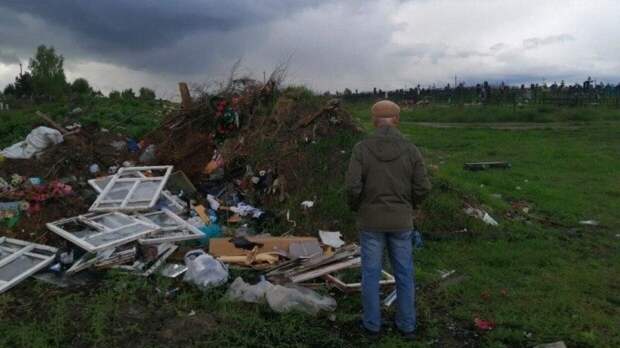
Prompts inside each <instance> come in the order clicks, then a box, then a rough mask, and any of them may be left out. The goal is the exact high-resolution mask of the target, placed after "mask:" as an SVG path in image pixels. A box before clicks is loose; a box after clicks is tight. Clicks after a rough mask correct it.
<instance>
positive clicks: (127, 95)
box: [121, 88, 136, 99]
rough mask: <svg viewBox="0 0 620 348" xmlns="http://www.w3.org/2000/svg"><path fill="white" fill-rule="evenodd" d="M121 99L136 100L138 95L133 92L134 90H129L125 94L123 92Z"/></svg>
mask: <svg viewBox="0 0 620 348" xmlns="http://www.w3.org/2000/svg"><path fill="white" fill-rule="evenodd" d="M121 98H123V99H135V98H136V94H135V93H134V92H133V89H131V88H127V89H126V90H124V91H123V92H121Z"/></svg>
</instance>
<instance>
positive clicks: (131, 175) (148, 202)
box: [89, 166, 173, 212]
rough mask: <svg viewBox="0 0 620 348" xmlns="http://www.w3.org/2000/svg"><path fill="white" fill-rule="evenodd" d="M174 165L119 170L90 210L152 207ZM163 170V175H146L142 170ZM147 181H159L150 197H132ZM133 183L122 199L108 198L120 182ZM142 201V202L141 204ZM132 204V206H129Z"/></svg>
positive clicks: (144, 208)
mask: <svg viewBox="0 0 620 348" xmlns="http://www.w3.org/2000/svg"><path fill="white" fill-rule="evenodd" d="M172 168H173V167H172V166H150V167H124V168H121V169H119V170H118V172H117V173H116V174H114V176H113V177H112V179H111V180H110V182H109V183H108V184H107V185H106V187H105V188H104V189H103V191H102V192H101V193H100V194H99V196H98V197H97V199H96V200H95V202H93V204H92V205H91V206H90V209H89V211H94V212H107V211H125V212H129V211H140V210H148V209H150V208H152V207H153V206H154V205H155V204H156V203H157V200H158V199H159V196H160V195H161V193H162V191H163V190H164V187H165V186H166V182H167V181H168V178H169V177H170V174H171V173H172ZM155 170H157V171H159V170H163V171H164V175H162V176H152V177H149V176H146V175H145V174H144V173H142V172H147V171H155ZM145 182H156V183H158V186H157V188H156V189H155V191H154V192H153V193H152V195H151V197H150V198H149V199H132V198H133V197H132V196H133V195H134V193H135V191H136V190H137V188H138V187H139V186H140V185H141V184H143V183H145ZM127 183H129V184H131V187H130V188H129V189H128V190H127V194H126V195H125V196H124V197H123V198H122V199H106V197H107V196H108V194H110V192H112V191H113V190H114V188H115V187H117V185H118V184H127ZM140 203H142V204H140ZM103 204H112V205H110V206H102V205H103ZM129 204H131V206H128V205H129Z"/></svg>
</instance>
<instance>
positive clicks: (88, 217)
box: [45, 212, 159, 253]
mask: <svg viewBox="0 0 620 348" xmlns="http://www.w3.org/2000/svg"><path fill="white" fill-rule="evenodd" d="M109 215H116V216H120V217H122V218H127V219H129V220H130V221H131V223H128V224H126V225H122V226H119V227H116V228H110V227H107V226H105V225H103V224H100V223H97V222H95V221H94V220H97V219H100V218H102V217H105V216H109ZM68 223H81V224H84V225H87V226H88V227H91V228H92V229H93V230H95V231H98V233H95V234H91V235H88V236H85V237H81V238H80V237H77V236H75V235H74V234H73V233H72V232H69V231H67V230H65V229H63V228H62V227H61V226H62V225H65V224H68ZM45 225H46V226H47V228H48V229H49V230H50V231H52V232H54V233H56V234H58V235H59V236H61V237H63V238H65V239H67V240H69V241H71V242H72V243H73V244H75V245H77V246H79V247H80V248H82V249H84V250H86V251H87V252H89V253H96V252H98V251H101V250H105V249H109V248H113V247H117V246H119V245H123V244H126V243H129V242H132V241H134V240H137V239H140V238H141V237H143V236H145V235H147V234H149V233H152V232H155V231H157V230H158V229H159V226H157V225H154V224H152V223H147V222H145V221H142V220H139V219H136V218H134V217H132V216H129V215H126V214H123V213H121V212H111V213H89V214H85V215H79V216H76V217H71V218H67V219H62V220H58V221H54V222H49V223H47V224H45ZM137 225H142V226H144V227H146V229H145V230H144V231H140V232H136V233H133V234H132V235H130V236H127V237H124V238H121V239H117V240H113V241H110V242H108V243H105V244H101V245H93V244H91V243H89V242H88V241H87V240H86V238H92V237H93V236H94V235H101V234H108V233H114V232H118V231H120V230H123V229H126V228H129V227H131V226H137Z"/></svg>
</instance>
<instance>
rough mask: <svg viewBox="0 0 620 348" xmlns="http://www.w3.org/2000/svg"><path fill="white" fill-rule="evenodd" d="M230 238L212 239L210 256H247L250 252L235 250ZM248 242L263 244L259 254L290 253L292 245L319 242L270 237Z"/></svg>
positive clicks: (299, 238)
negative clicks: (289, 249) (289, 248)
mask: <svg viewBox="0 0 620 348" xmlns="http://www.w3.org/2000/svg"><path fill="white" fill-rule="evenodd" d="M229 240H230V238H211V239H209V254H211V255H213V256H214V257H219V256H241V255H245V254H246V253H247V252H248V251H247V250H244V249H238V248H235V246H234V245H233V244H232V243H231V242H229ZM248 240H249V241H251V242H254V243H261V244H263V247H261V248H259V249H258V252H259V253H267V252H272V251H285V252H288V247H289V245H290V244H291V243H295V242H304V241H318V239H317V238H316V237H269V238H257V237H248Z"/></svg>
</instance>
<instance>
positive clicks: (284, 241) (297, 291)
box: [0, 73, 391, 314]
mask: <svg viewBox="0 0 620 348" xmlns="http://www.w3.org/2000/svg"><path fill="white" fill-rule="evenodd" d="M278 74H279V73H275V74H274V75H273V76H272V77H271V78H270V79H269V80H268V81H267V82H265V83H260V82H257V81H252V80H249V79H244V80H233V81H231V83H230V84H229V86H228V87H226V89H225V90H224V91H222V92H221V93H219V94H217V95H213V96H207V95H201V96H198V97H196V98H192V97H191V95H190V94H189V88H188V86H187V84H184V83H182V84H180V85H179V88H180V91H181V93H182V99H183V107H182V108H180V109H178V110H175V111H173V112H171V113H170V114H169V115H168V116H167V117H166V119H165V120H164V121H163V122H162V123H161V125H160V126H159V127H158V128H157V129H155V130H153V131H152V132H150V133H149V134H147V135H146V136H145V137H144V138H143V139H131V138H128V137H126V136H123V135H122V134H119V133H115V131H114V130H113V129H103V128H96V126H90V125H84V126H83V125H81V124H75V123H74V124H71V125H70V126H67V125H64V126H63V125H61V124H58V123H56V122H55V121H54V120H53V119H52V118H51V117H49V116H47V115H44V114H40V115H39V116H40V117H41V119H42V120H43V121H44V122H45V123H46V124H49V125H50V126H51V127H53V128H54V129H52V128H46V127H40V128H37V129H34V130H33V131H32V133H31V135H29V137H28V138H27V139H26V141H25V142H24V144H25V145H24V146H21V145H20V149H22V147H23V149H22V150H23V151H22V150H20V151H22V155H23V156H22V157H20V158H30V157H32V156H34V155H35V154H37V160H36V161H34V160H28V161H24V162H19V161H17V160H15V159H14V158H17V157H14V156H9V155H7V154H6V150H5V152H3V153H2V160H3V161H5V163H9V165H10V167H11V168H12V170H14V172H17V173H20V174H21V175H13V176H12V177H11V175H12V174H13V173H14V172H11V173H4V172H0V174H2V176H4V177H5V178H6V180H5V179H4V178H0V200H1V201H2V202H0V218H2V219H3V220H2V221H3V222H4V221H8V219H11V221H12V222H11V224H10V225H9V226H10V227H18V229H19V230H22V229H23V230H29V231H38V230H39V229H40V228H41V227H42V224H43V223H44V224H45V226H46V227H47V229H49V230H50V231H52V232H54V233H48V234H43V235H42V236H41V240H42V242H44V243H47V242H50V244H51V245H54V246H58V248H54V247H48V246H45V245H40V244H33V243H29V242H23V241H17V240H14V239H9V238H5V237H0V291H4V290H6V289H8V287H10V286H14V285H15V284H17V283H18V282H19V281H21V280H23V279H25V278H27V277H28V276H30V275H33V274H34V273H36V272H38V271H42V270H46V271H47V272H46V273H45V274H46V277H42V278H41V279H48V280H49V278H50V276H49V274H52V275H54V277H56V276H57V278H54V279H53V280H59V279H62V280H59V282H58V283H59V284H71V281H72V279H74V278H75V277H77V276H78V273H80V272H83V271H85V270H89V272H84V273H82V274H91V273H93V274H95V273H96V272H99V271H102V270H106V269H119V270H124V271H127V272H131V273H132V274H135V275H136V276H145V277H148V276H151V275H161V276H165V277H170V278H176V279H179V278H180V276H181V275H184V277H183V279H184V280H185V281H187V282H190V283H192V284H195V285H196V286H198V287H200V288H201V289H209V288H212V287H216V286H221V285H224V284H226V283H227V282H228V277H229V273H228V268H229V265H230V266H231V267H233V266H234V267H237V268H238V267H243V268H246V269H255V270H263V272H264V274H265V276H266V278H263V279H262V281H261V282H259V283H258V284H256V285H249V284H247V283H245V282H244V281H243V279H241V278H238V279H236V280H235V281H234V282H233V284H232V285H231V287H230V289H229V297H230V298H233V299H241V300H244V301H247V302H259V301H260V302H267V303H268V304H269V305H270V307H271V308H272V309H273V310H275V311H278V312H286V311H290V310H300V311H303V312H307V313H312V314H314V313H317V312H318V311H319V310H334V308H335V306H336V302H335V300H334V299H333V298H331V297H329V296H322V295H320V294H319V293H317V292H315V291H313V290H310V289H308V288H306V287H305V286H306V285H307V286H310V287H316V286H317V285H321V282H323V284H327V285H331V286H334V287H336V288H340V289H341V290H343V291H350V290H352V289H357V288H359V283H351V282H349V281H348V279H347V278H346V277H343V275H342V274H340V273H339V272H341V271H347V270H350V269H354V268H359V266H360V262H361V261H360V260H361V258H360V254H359V247H357V246H356V245H346V244H345V242H344V241H343V240H342V234H341V233H340V232H329V231H319V236H320V241H319V239H318V238H316V237H308V236H294V235H292V236H271V235H270V234H269V233H274V234H276V235H277V234H279V233H284V232H285V231H277V230H276V231H271V230H269V226H274V224H273V222H274V221H278V220H279V219H280V221H283V220H284V215H285V213H286V221H289V222H292V225H293V227H296V228H297V229H298V230H302V231H303V230H305V231H309V230H308V229H307V228H309V226H310V225H308V222H307V221H310V222H312V221H313V218H312V216H313V215H314V214H317V213H318V211H317V210H316V209H311V208H313V207H315V206H316V204H317V202H318V201H317V198H316V197H314V198H313V200H308V201H303V202H301V207H302V209H299V211H293V212H292V214H293V215H295V214H299V215H301V214H303V216H304V217H310V218H305V219H304V220H305V221H306V222H304V224H306V225H304V226H297V223H295V222H294V220H292V219H291V211H290V210H289V211H288V212H282V211H274V210H275V209H274V207H276V206H277V205H279V204H282V203H284V202H285V201H286V200H287V199H289V192H294V191H295V190H297V189H299V188H301V187H304V186H305V185H306V184H307V176H305V174H306V173H307V172H308V170H309V169H310V168H311V166H312V163H309V162H308V161H306V160H304V157H303V156H306V157H307V158H309V157H308V156H307V153H308V152H311V151H314V150H312V149H311V148H310V146H312V145H313V144H316V143H317V142H318V141H319V140H320V138H322V137H330V136H332V135H335V134H339V133H341V132H351V134H355V133H356V132H359V128H358V127H357V126H355V124H354V122H353V121H352V118H351V115H349V114H348V113H347V112H345V111H344V110H342V109H341V108H340V103H339V101H338V100H327V102H326V103H325V105H324V106H323V107H320V108H319V109H318V111H317V109H314V110H311V109H307V108H308V107H309V106H307V105H305V104H304V103H303V102H300V103H298V102H297V100H300V101H301V100H302V99H303V98H300V97H298V96H296V95H295V93H297V92H295V91H294V90H293V91H292V92H289V93H288V94H286V95H280V94H278V93H277V92H278V91H277V87H278V81H279V80H280V77H278V76H279V75H278ZM265 111H266V112H265ZM76 112H78V111H76ZM80 112H81V111H80ZM69 128H70V129H69ZM39 133H41V134H39ZM33 134H34V135H33ZM38 135H41V136H38ZM276 137H277V139H278V145H277V146H276V147H275V148H276V149H277V150H275V151H274V152H273V153H269V154H267V155H266V156H262V157H261V156H256V154H257V153H258V152H259V151H260V149H261V148H264V146H262V144H263V143H265V141H270V139H274V138H276ZM43 138H45V139H43ZM43 140H45V141H43ZM16 148H17V147H16ZM35 162H36V163H35ZM328 162H329V163H330V167H332V168H333V166H334V164H333V163H336V164H335V165H336V166H337V170H339V171H344V168H345V167H346V163H344V161H342V153H341V151H335V152H334V158H333V159H330V160H329V161H328ZM136 163H145V164H149V165H148V166H146V165H145V166H136ZM151 164H153V165H151ZM155 164H165V165H155ZM5 167H6V166H5ZM175 168H176V169H177V170H176V171H173V169H175ZM86 183H88V185H86ZM89 187H91V188H92V190H91V189H90V188H89ZM93 190H94V191H93ZM44 203H45V204H44ZM91 203H92V204H91ZM48 204H49V207H48V206H47V205H48ZM295 204H299V203H295ZM298 207H299V206H298ZM32 214H39V215H38V219H36V220H35V219H20V217H21V216H24V215H32ZM295 218H296V217H295ZM30 221H32V222H30ZM35 221H36V222H35ZM41 221H42V222H41ZM298 221H301V219H299V220H298ZM27 222H28V223H31V224H32V228H24V227H30V225H25V224H26V223H27ZM37 223H38V225H37ZM318 223H319V222H317V225H316V226H310V227H311V228H312V229H311V230H313V231H316V230H317V229H318V227H319V226H318ZM325 226H327V225H325ZM329 226H330V227H331V226H332V225H329ZM334 227H335V228H336V229H338V228H340V227H341V226H337V225H336V226H334ZM345 228H346V227H345ZM290 232H291V231H288V232H286V233H285V234H288V233H290ZM293 232H294V231H293ZM17 233H19V232H17ZM222 234H224V235H225V236H226V237H225V238H224V237H220V236H221V235H222ZM304 234H306V233H304ZM58 237H60V238H58ZM37 240H39V239H37ZM67 242H69V243H67ZM20 243H21V244H20ZM207 244H208V250H209V253H208V254H207V253H206V252H205V250H206V248H205V250H203V249H195V248H197V247H202V246H206V245H207ZM192 249H195V250H192ZM24 250H25V251H24ZM181 250H182V251H183V252H181ZM187 250H192V251H189V252H187V253H185V252H186V251H187ZM183 253H185V257H184V258H183ZM181 258H183V261H184V262H180V260H181ZM169 260H172V262H170V263H169ZM17 262H21V263H22V264H19V269H13V268H9V269H8V271H7V267H14V265H18V263H17ZM50 266H51V267H50ZM46 268H47V269H46ZM90 271H92V272H90ZM386 277H387V279H386V283H385V284H389V283H390V281H391V280H390V277H391V276H389V275H388V274H387V273H386ZM52 278H53V277H52ZM76 279H77V278H76ZM312 282H314V283H312ZM177 290H178V288H177Z"/></svg>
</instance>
